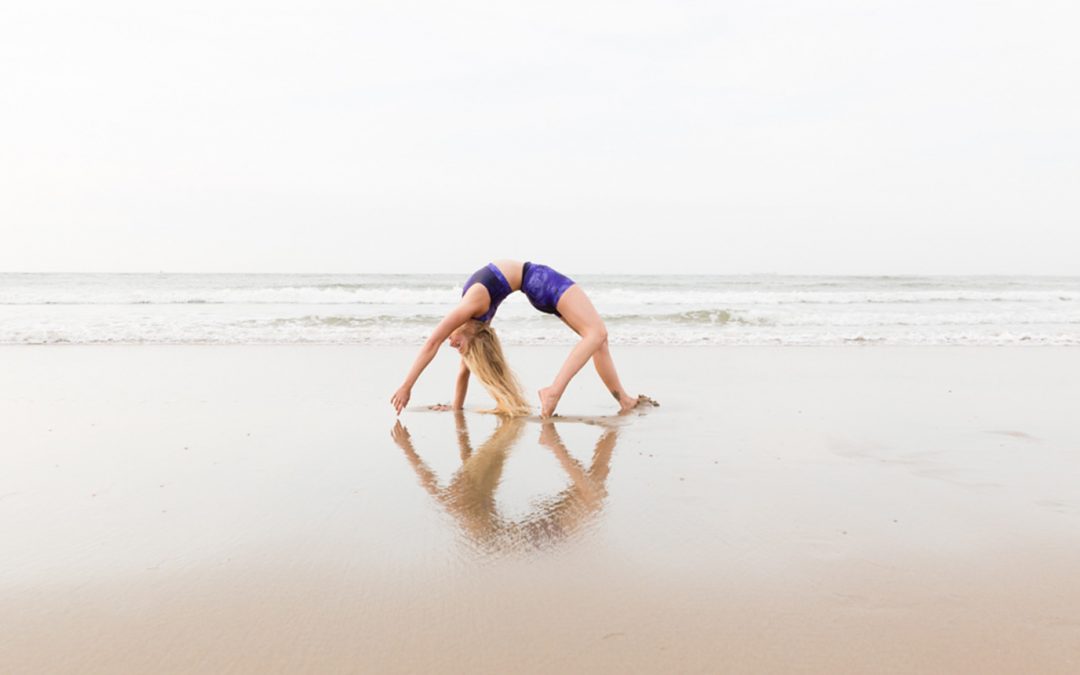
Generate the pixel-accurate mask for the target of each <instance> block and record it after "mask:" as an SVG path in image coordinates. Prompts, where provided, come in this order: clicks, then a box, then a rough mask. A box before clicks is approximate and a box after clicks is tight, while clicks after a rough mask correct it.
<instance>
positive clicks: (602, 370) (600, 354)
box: [592, 340, 638, 411]
mask: <svg viewBox="0 0 1080 675" xmlns="http://www.w3.org/2000/svg"><path fill="white" fill-rule="evenodd" d="M592 362H593V365H594V366H596V373H597V375H599V376H600V379H601V380H603V382H604V386H605V387H607V390H608V391H610V392H611V395H612V396H613V397H615V400H616V401H618V402H619V410H620V411H625V410H630V409H631V408H634V407H635V406H637V404H638V399H637V397H636V396H630V394H628V393H626V390H625V389H623V386H622V382H619V374H618V373H617V372H615V360H614V359H612V358H611V350H609V349H608V341H607V340H604V344H602V345H600V349H597V350H596V353H595V354H593V357H592Z"/></svg>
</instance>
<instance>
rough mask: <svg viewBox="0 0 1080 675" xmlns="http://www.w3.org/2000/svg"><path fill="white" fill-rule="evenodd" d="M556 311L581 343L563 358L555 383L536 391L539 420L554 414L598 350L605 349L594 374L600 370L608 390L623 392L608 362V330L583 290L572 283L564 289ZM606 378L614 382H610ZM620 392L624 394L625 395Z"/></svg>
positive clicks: (620, 403) (612, 363)
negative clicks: (583, 368) (537, 392)
mask: <svg viewBox="0 0 1080 675" xmlns="http://www.w3.org/2000/svg"><path fill="white" fill-rule="evenodd" d="M557 308H558V310H559V314H561V315H562V318H563V321H565V322H566V324H567V325H568V326H570V328H571V329H573V331H574V332H575V333H577V334H578V335H580V336H581V341H580V342H578V343H577V344H576V345H575V346H574V348H573V349H572V350H571V351H570V355H569V356H567V357H566V361H565V362H564V363H563V366H562V368H561V369H560V370H559V373H558V374H557V375H556V376H555V381H554V382H552V383H551V386H549V387H545V388H543V389H541V390H540V391H539V394H540V416H541V417H550V416H551V415H552V414H554V412H555V407H556V406H557V405H558V404H559V399H560V398H562V395H563V393H564V392H565V391H566V386H567V385H568V384H570V380H571V379H573V377H574V376H575V375H577V373H578V371H579V370H581V367H582V366H584V365H585V362H586V361H588V360H589V359H590V358H594V356H595V355H596V353H597V352H598V351H600V350H601V349H605V356H602V357H601V360H600V361H598V362H596V369H597V372H601V371H602V372H601V375H600V377H601V379H603V380H604V383H605V384H606V385H608V388H609V389H612V385H614V386H615V388H616V391H621V389H622V387H621V385H619V382H618V376H617V375H615V364H614V362H612V361H611V354H610V353H607V351H606V345H607V328H606V327H605V326H604V321H603V319H601V318H600V314H599V313H598V312H597V311H596V308H595V307H593V304H592V301H591V300H589V296H587V295H585V291H583V290H582V289H581V287H580V286H578V285H577V284H574V285H573V286H571V287H570V288H568V289H566V292H565V293H563V294H562V297H561V298H559V304H558V306H557ZM608 377H613V378H614V379H612V380H610V381H609V379H608ZM621 393H623V394H625V392H621ZM622 403H623V402H622V400H621V399H620V401H619V405H620V406H622Z"/></svg>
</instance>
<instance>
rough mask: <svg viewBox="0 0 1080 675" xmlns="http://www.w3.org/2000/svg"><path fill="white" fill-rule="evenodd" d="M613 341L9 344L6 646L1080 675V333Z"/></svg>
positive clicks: (245, 658)
mask: <svg viewBox="0 0 1080 675" xmlns="http://www.w3.org/2000/svg"><path fill="white" fill-rule="evenodd" d="M507 352H508V356H509V358H510V360H511V362H512V363H513V364H514V365H515V367H516V368H517V370H518V372H519V374H520V376H521V378H522V380H523V382H524V384H525V386H526V388H527V390H529V391H535V389H536V388H538V387H539V386H541V385H543V384H546V383H547V382H546V381H547V380H548V379H549V378H550V376H551V373H553V372H554V371H555V369H556V368H557V366H558V365H559V363H560V362H561V359H562V357H563V356H564V354H565V349H564V348H541V347H509V348H507ZM614 355H615V358H616V362H617V364H618V367H619V370H620V373H621V375H622V377H623V380H624V381H625V383H626V384H627V385H628V388H630V389H631V390H632V392H633V393H646V394H649V395H650V396H653V397H654V398H656V399H658V400H659V401H660V402H661V407H660V408H657V409H655V410H651V411H648V412H647V413H646V414H643V415H629V416H625V417H618V416H613V415H611V412H612V408H613V402H611V401H610V399H609V396H608V394H607V393H606V392H605V391H604V390H603V388H602V387H601V386H600V384H599V381H598V379H597V378H596V376H595V374H594V373H592V372H591V369H587V370H585V371H583V372H582V374H581V375H580V376H579V378H578V379H577V380H575V382H574V383H573V384H572V385H571V389H570V391H569V392H568V393H567V396H566V397H565V398H564V399H563V402H562V403H561V405H560V411H561V412H562V413H563V414H564V415H565V417H564V418H562V419H556V420H555V421H554V422H553V423H551V424H542V423H540V422H539V421H538V420H535V419H530V420H522V421H518V422H513V423H502V424H500V423H499V422H498V421H497V420H496V418H494V417H493V416H490V415H482V414H478V413H476V412H467V413H466V414H464V415H454V414H453V413H446V412H442V413H439V412H429V411H423V410H418V409H416V408H418V407H420V406H422V405H423V404H427V403H436V402H440V401H441V402H445V401H447V400H448V399H449V396H450V393H451V390H452V377H453V373H454V369H455V367H456V363H455V361H454V360H453V359H452V358H451V354H450V353H449V352H445V353H441V354H440V356H439V357H438V358H437V359H436V362H435V363H434V364H433V366H432V367H431V369H430V370H429V372H428V373H426V374H425V377H424V379H423V380H422V381H421V383H420V384H419V385H418V386H417V388H416V389H415V390H414V392H413V400H412V404H413V406H414V407H413V409H410V410H408V411H406V412H405V413H404V414H403V415H402V416H401V422H402V426H400V427H399V426H398V425H397V423H396V420H395V417H394V415H393V411H392V409H391V408H390V405H389V403H388V402H387V401H388V399H389V397H390V394H391V393H392V392H393V390H394V388H396V386H397V384H398V383H399V380H400V377H401V375H402V373H403V372H404V370H405V369H406V368H407V366H408V364H409V362H410V361H411V359H412V356H413V350H412V349H411V348H409V349H404V348H402V349H397V348H361V347H44V348H36V347H4V348H0V438H2V439H3V443H2V445H0V458H2V466H3V468H4V470H3V472H2V473H0V532H2V533H3V535H4V542H3V549H2V550H3V556H2V559H3V561H4V564H3V565H2V566H0V609H2V611H0V636H3V637H2V639H0V664H3V668H2V670H4V671H5V672H18V673H39V672H40V673H46V672H47V673H57V672H60V673H64V672H73V673H74V672H78V673H146V672H154V673H193V672H237V673H249V672H250V673H264V672H365V673H366V672H401V673H405V672H450V673H478V672H484V673H486V672H491V673H505V672H524V673H533V672H537V673H540V672H612V673H624V672H650V673H651V672H702V673H715V672H739V673H745V672H809V673H838V672H842V673H921V672H978V673H1016V672H1040V673H1073V672H1077V671H1080V576H1078V575H1077V574H1076V572H1075V570H1076V569H1078V568H1080V488H1078V487H1077V481H1076V476H1077V475H1080V424H1077V420H1076V412H1075V409H1076V402H1077V401H1080V350H1076V349H1068V348H1061V349H1058V348H1031V349H1027V348H976V347H962V348H941V347H932V348H931V347H928V348H885V347H869V348H857V347H852V348H794V347H778V348H692V347H682V348H670V349H668V348H658V347H616V348H614ZM455 356H456V355H455ZM486 404H487V400H486V397H485V396H484V395H483V394H482V393H481V392H480V390H479V388H478V387H476V386H475V385H474V391H473V392H471V393H470V406H471V407H473V408H483V407H485V405H486Z"/></svg>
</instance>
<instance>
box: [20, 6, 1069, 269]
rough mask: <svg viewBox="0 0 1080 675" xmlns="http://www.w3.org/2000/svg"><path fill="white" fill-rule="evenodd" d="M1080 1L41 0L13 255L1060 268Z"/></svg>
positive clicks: (239, 265) (82, 265) (24, 93)
mask: <svg viewBox="0 0 1080 675" xmlns="http://www.w3.org/2000/svg"><path fill="white" fill-rule="evenodd" d="M1078 25H1080V6H1078V5H1077V4H1076V3H1075V2H1071V1H1070V2H1056V1H1035V2H1032V1H1030V0H1028V1H1021V0H1005V1H1002V2H975V1H948V0H937V1H933V2H921V1H909V2H899V1H897V2H875V1H873V0H851V1H846V0H820V1H819V2H801V1H797V0H788V1H786V2H775V1H769V0H745V1H744V0H739V1H735V2H728V1H724V0H715V1H712V2H676V1H673V0H660V1H656V2H640V1H635V0H619V1H618V2H590V1H587V0H573V1H568V2H561V1H554V2H553V1H550V0H547V1H545V2H529V3H524V2H513V1H508V0H502V1H501V2H455V1H452V0H449V1H448V0H432V1H429V2H409V1H402V0H392V1H388V2H363V1H359V2H358V1H352V2H341V3H329V2H311V1H308V2H297V3H290V4H286V3H280V2H268V1H266V0H260V1H259V2H227V1H225V2H223V1H222V0H214V1H213V2H205V3H204V2H191V1H187V2H184V3H167V4H166V3H148V2H145V1H137V2H115V1H111V0H97V1H95V2H93V3H86V2H70V3H64V2H49V3H33V2H29V1H27V2H15V3H4V4H3V5H2V8H0V231H2V236H0V271H153V272H156V271H159V270H164V271H171V272H182V271H191V272H203V271H223V272H224V271H236V272H253V271H284V272H293V271H295V272H320V271H329V272H367V271H373V272H395V271H400V272H416V271H423V270H431V271H440V272H442V271H445V272H450V271H461V270H465V271H468V270H471V269H475V268H476V267H478V266H479V264H481V263H483V262H486V261H487V260H489V259H492V258H498V257H516V258H519V259H524V260H536V261H542V262H546V263H548V264H551V265H553V266H555V267H557V268H561V269H565V270H567V271H568V272H576V273H578V274H583V273H602V272H635V271H638V272H679V271H685V272H708V271H715V272H718V273H744V272H778V273H818V274H832V273H836V274H886V273H1052V274H1078V273H1080V264H1078V263H1077V259H1078V257H1080V255H1078V254H1080V77H1078V73H1080V40H1077V38H1076V29H1077V26H1078Z"/></svg>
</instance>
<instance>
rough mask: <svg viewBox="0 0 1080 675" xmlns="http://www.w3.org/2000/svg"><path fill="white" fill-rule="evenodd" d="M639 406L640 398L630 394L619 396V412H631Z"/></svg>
mask: <svg viewBox="0 0 1080 675" xmlns="http://www.w3.org/2000/svg"><path fill="white" fill-rule="evenodd" d="M637 406H638V399H636V398H634V397H633V396H631V395H629V394H623V395H622V396H620V397H619V413H620V414H622V413H624V412H630V411H631V410H633V409H634V408H636V407H637Z"/></svg>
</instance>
